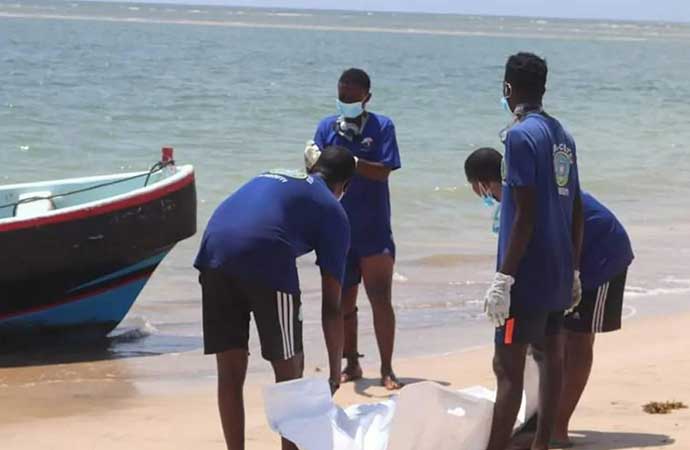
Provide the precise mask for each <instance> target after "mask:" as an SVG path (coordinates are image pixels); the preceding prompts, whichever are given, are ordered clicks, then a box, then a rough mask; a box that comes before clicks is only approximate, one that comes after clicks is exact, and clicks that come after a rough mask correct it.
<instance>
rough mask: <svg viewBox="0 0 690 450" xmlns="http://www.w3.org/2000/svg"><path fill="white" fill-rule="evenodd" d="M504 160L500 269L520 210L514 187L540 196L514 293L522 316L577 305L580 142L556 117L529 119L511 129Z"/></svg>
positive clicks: (515, 306) (514, 302) (534, 116)
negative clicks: (575, 263)
mask: <svg viewBox="0 0 690 450" xmlns="http://www.w3.org/2000/svg"><path fill="white" fill-rule="evenodd" d="M505 146H506V149H505V157H504V158H503V167H502V172H503V191H502V202H501V227H500V232H499V237H498V262H497V264H498V268H499V269H500V267H501V265H502V263H503V259H504V258H505V255H506V252H507V250H508V242H509V238H510V233H511V231H512V227H513V221H514V219H515V212H516V207H515V206H516V205H515V200H514V198H513V188H516V187H532V188H534V189H535V191H536V210H535V223H534V232H533V234H532V238H531V239H530V242H529V244H528V246H527V251H526V252H525V255H524V256H523V258H522V259H521V260H520V263H519V266H518V271H517V273H516V276H515V284H514V285H513V289H512V291H511V306H512V308H513V310H514V311H515V312H517V313H531V312H555V311H560V310H564V309H566V308H568V307H569V306H570V305H571V303H572V285H573V272H574V268H573V246H572V219H573V204H574V200H575V196H576V195H577V192H578V191H579V189H580V182H579V177H578V171H577V156H576V150H575V141H574V140H573V138H572V137H571V136H570V134H569V133H568V132H567V131H566V130H565V129H564V128H563V127H562V126H561V124H560V123H559V122H558V121H557V120H556V119H554V118H552V117H548V116H545V115H542V114H530V115H528V116H527V117H526V118H525V119H524V120H523V121H522V122H520V123H519V124H517V125H515V126H514V127H513V128H511V129H510V131H509V132H508V135H507V136H506V142H505Z"/></svg>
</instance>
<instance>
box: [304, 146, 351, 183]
mask: <svg viewBox="0 0 690 450" xmlns="http://www.w3.org/2000/svg"><path fill="white" fill-rule="evenodd" d="M310 173H320V174H321V176H322V177H323V179H324V180H325V181H326V183H327V184H332V183H344V182H345V181H348V180H349V179H350V178H352V176H353V175H354V174H355V158H354V157H353V156H352V153H351V152H350V150H348V149H346V148H345V147H340V146H337V145H334V146H331V147H326V148H325V149H324V150H323V152H321V156H319V159H318V160H316V164H314V166H313V167H312V168H311V170H310Z"/></svg>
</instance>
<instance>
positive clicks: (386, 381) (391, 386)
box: [381, 372, 404, 391]
mask: <svg viewBox="0 0 690 450" xmlns="http://www.w3.org/2000/svg"><path fill="white" fill-rule="evenodd" d="M381 386H383V387H385V388H386V390H389V391H396V390H398V389H400V388H402V387H403V386H404V385H403V384H402V383H401V382H400V381H398V377H396V376H395V374H394V373H393V372H390V373H389V374H388V375H382V376H381Z"/></svg>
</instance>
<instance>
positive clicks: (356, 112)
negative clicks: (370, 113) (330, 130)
mask: <svg viewBox="0 0 690 450" xmlns="http://www.w3.org/2000/svg"><path fill="white" fill-rule="evenodd" d="M335 108H336V110H337V111H338V114H339V115H341V116H343V117H344V118H346V119H356V118H357V117H359V116H361V115H362V113H363V112H364V107H363V106H362V102H356V103H343V102H341V101H340V99H336V100H335Z"/></svg>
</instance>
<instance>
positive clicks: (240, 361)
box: [216, 350, 248, 390]
mask: <svg viewBox="0 0 690 450" xmlns="http://www.w3.org/2000/svg"><path fill="white" fill-rule="evenodd" d="M247 358H248V354H247V352H246V351H242V350H232V351H228V352H224V353H220V354H218V355H217V356H216V360H217V364H218V384H219V385H221V386H232V387H236V388H237V389H240V390H241V389H242V386H243V385H244V380H245V377H246V375H247Z"/></svg>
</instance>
